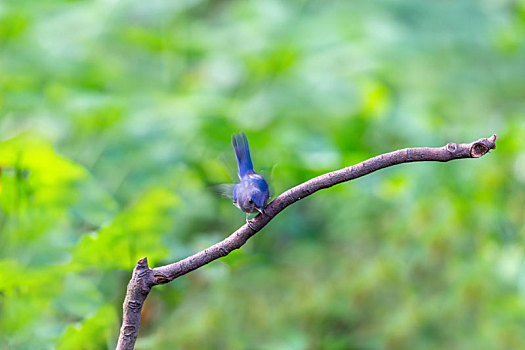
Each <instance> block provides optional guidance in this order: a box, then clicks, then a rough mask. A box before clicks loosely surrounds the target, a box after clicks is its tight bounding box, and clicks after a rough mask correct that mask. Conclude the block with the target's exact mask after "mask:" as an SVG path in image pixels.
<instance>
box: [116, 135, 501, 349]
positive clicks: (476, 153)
mask: <svg viewBox="0 0 525 350" xmlns="http://www.w3.org/2000/svg"><path fill="white" fill-rule="evenodd" d="M495 148H496V135H492V136H491V137H489V138H482V139H479V140H477V141H474V142H471V143H461V144H457V143H449V144H447V145H445V146H443V147H439V148H430V147H418V148H405V149H400V150H397V151H394V152H390V153H385V154H382V155H379V156H376V157H374V158H370V159H368V160H366V161H364V162H361V163H358V164H356V165H353V166H350V167H346V168H343V169H340V170H336V171H332V172H330V173H327V174H324V175H320V176H317V177H315V178H313V179H311V180H308V181H306V182H304V183H302V184H300V185H297V186H295V187H293V188H291V189H289V190H288V191H286V192H284V193H282V194H281V195H280V196H278V197H277V198H275V199H274V200H273V201H272V202H271V203H270V204H269V205H268V206H267V207H266V209H265V211H264V214H259V215H257V216H256V217H255V218H254V219H252V220H251V222H250V225H248V224H245V225H243V226H242V227H240V228H239V229H238V230H237V231H235V232H234V233H232V234H231V235H230V236H228V237H226V238H225V239H224V240H222V241H221V242H219V243H216V244H214V245H212V246H211V247H208V248H206V249H204V250H202V251H200V252H198V253H196V254H194V255H192V256H190V257H187V258H185V259H183V260H180V261H178V262H175V263H173V264H169V265H165V266H160V267H156V268H153V269H150V268H149V267H148V262H147V259H146V258H142V259H140V260H139V261H138V263H137V266H136V267H135V269H134V270H133V275H132V277H131V280H130V281H129V284H128V289H127V293H126V298H125V300H124V305H123V309H124V310H123V311H124V313H123V320H122V327H121V329H120V336H119V340H118V344H117V349H118V350H130V349H133V348H134V344H135V340H136V338H137V336H138V332H139V325H140V312H141V310H142V305H143V303H144V300H146V297H147V296H148V293H149V291H150V290H151V287H153V286H155V285H158V284H165V283H168V282H171V281H173V280H174V279H175V278H177V277H179V276H182V275H185V274H187V273H188V272H191V271H193V270H195V269H198V268H199V267H202V266H204V265H206V264H208V263H210V262H212V261H213V260H216V259H218V258H221V257H224V256H226V255H228V254H229V253H230V252H231V251H233V250H235V249H239V248H240V247H242V246H243V245H244V243H246V241H247V240H248V239H249V238H250V237H251V236H253V235H254V234H256V233H257V232H259V231H260V230H261V229H262V228H263V227H264V226H266V224H267V223H268V222H269V221H270V220H272V219H273V218H274V217H275V216H276V215H277V214H279V213H280V212H281V211H282V210H283V209H284V208H286V207H288V206H289V205H291V204H293V203H295V202H297V201H298V200H300V199H303V198H305V197H307V196H309V195H311V194H312V193H314V192H317V191H319V190H321V189H324V188H328V187H332V186H334V185H337V184H339V183H342V182H346V181H350V180H353V179H356V178H358V177H361V176H364V175H368V174H370V173H372V172H374V171H376V170H379V169H383V168H386V167H389V166H393V165H396V164H401V163H408V162H425V161H438V162H448V161H450V160H454V159H461V158H479V157H481V156H483V155H485V154H486V153H488V152H489V151H490V150H491V149H495Z"/></svg>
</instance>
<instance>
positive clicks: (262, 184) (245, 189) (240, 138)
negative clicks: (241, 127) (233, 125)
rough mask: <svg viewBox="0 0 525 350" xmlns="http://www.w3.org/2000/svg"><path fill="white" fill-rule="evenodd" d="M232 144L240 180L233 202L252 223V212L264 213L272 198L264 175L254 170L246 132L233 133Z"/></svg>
mask: <svg viewBox="0 0 525 350" xmlns="http://www.w3.org/2000/svg"><path fill="white" fill-rule="evenodd" d="M232 145H233V150H234V152H235V157H236V158H237V166H238V168H239V172H238V174H237V175H238V176H239V180H240V182H239V183H238V184H236V185H235V186H234V187H233V196H232V199H233V204H234V205H235V206H236V207H237V208H239V209H241V210H242V211H243V212H245V213H246V222H247V223H248V224H250V220H249V217H250V213H255V212H256V211H258V212H260V213H261V214H264V209H265V208H266V206H267V204H268V199H269V198H270V191H269V189H268V183H267V182H266V180H265V179H264V177H263V176H261V175H260V174H257V173H256V172H255V171H254V170H253V163H252V159H251V157H250V147H249V146H248V138H247V137H246V134H245V133H244V132H240V133H236V134H233V135H232Z"/></svg>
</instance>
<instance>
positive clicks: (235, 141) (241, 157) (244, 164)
mask: <svg viewBox="0 0 525 350" xmlns="http://www.w3.org/2000/svg"><path fill="white" fill-rule="evenodd" d="M232 145H233V150H234V151H235V157H236V158H237V165H238V166H239V178H242V177H244V175H246V174H249V173H252V172H253V164H252V159H251V157H250V147H248V139H247V138H246V135H245V134H244V133H243V132H240V133H238V134H233V136H232Z"/></svg>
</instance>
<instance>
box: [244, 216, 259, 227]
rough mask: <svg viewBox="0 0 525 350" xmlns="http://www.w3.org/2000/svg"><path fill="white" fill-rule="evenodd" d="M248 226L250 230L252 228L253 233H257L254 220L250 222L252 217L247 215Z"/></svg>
mask: <svg viewBox="0 0 525 350" xmlns="http://www.w3.org/2000/svg"><path fill="white" fill-rule="evenodd" d="M246 224H247V225H248V227H249V228H251V229H252V230H253V231H257V230H256V229H255V227H253V224H252V220H250V215H249V214H248V213H246Z"/></svg>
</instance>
